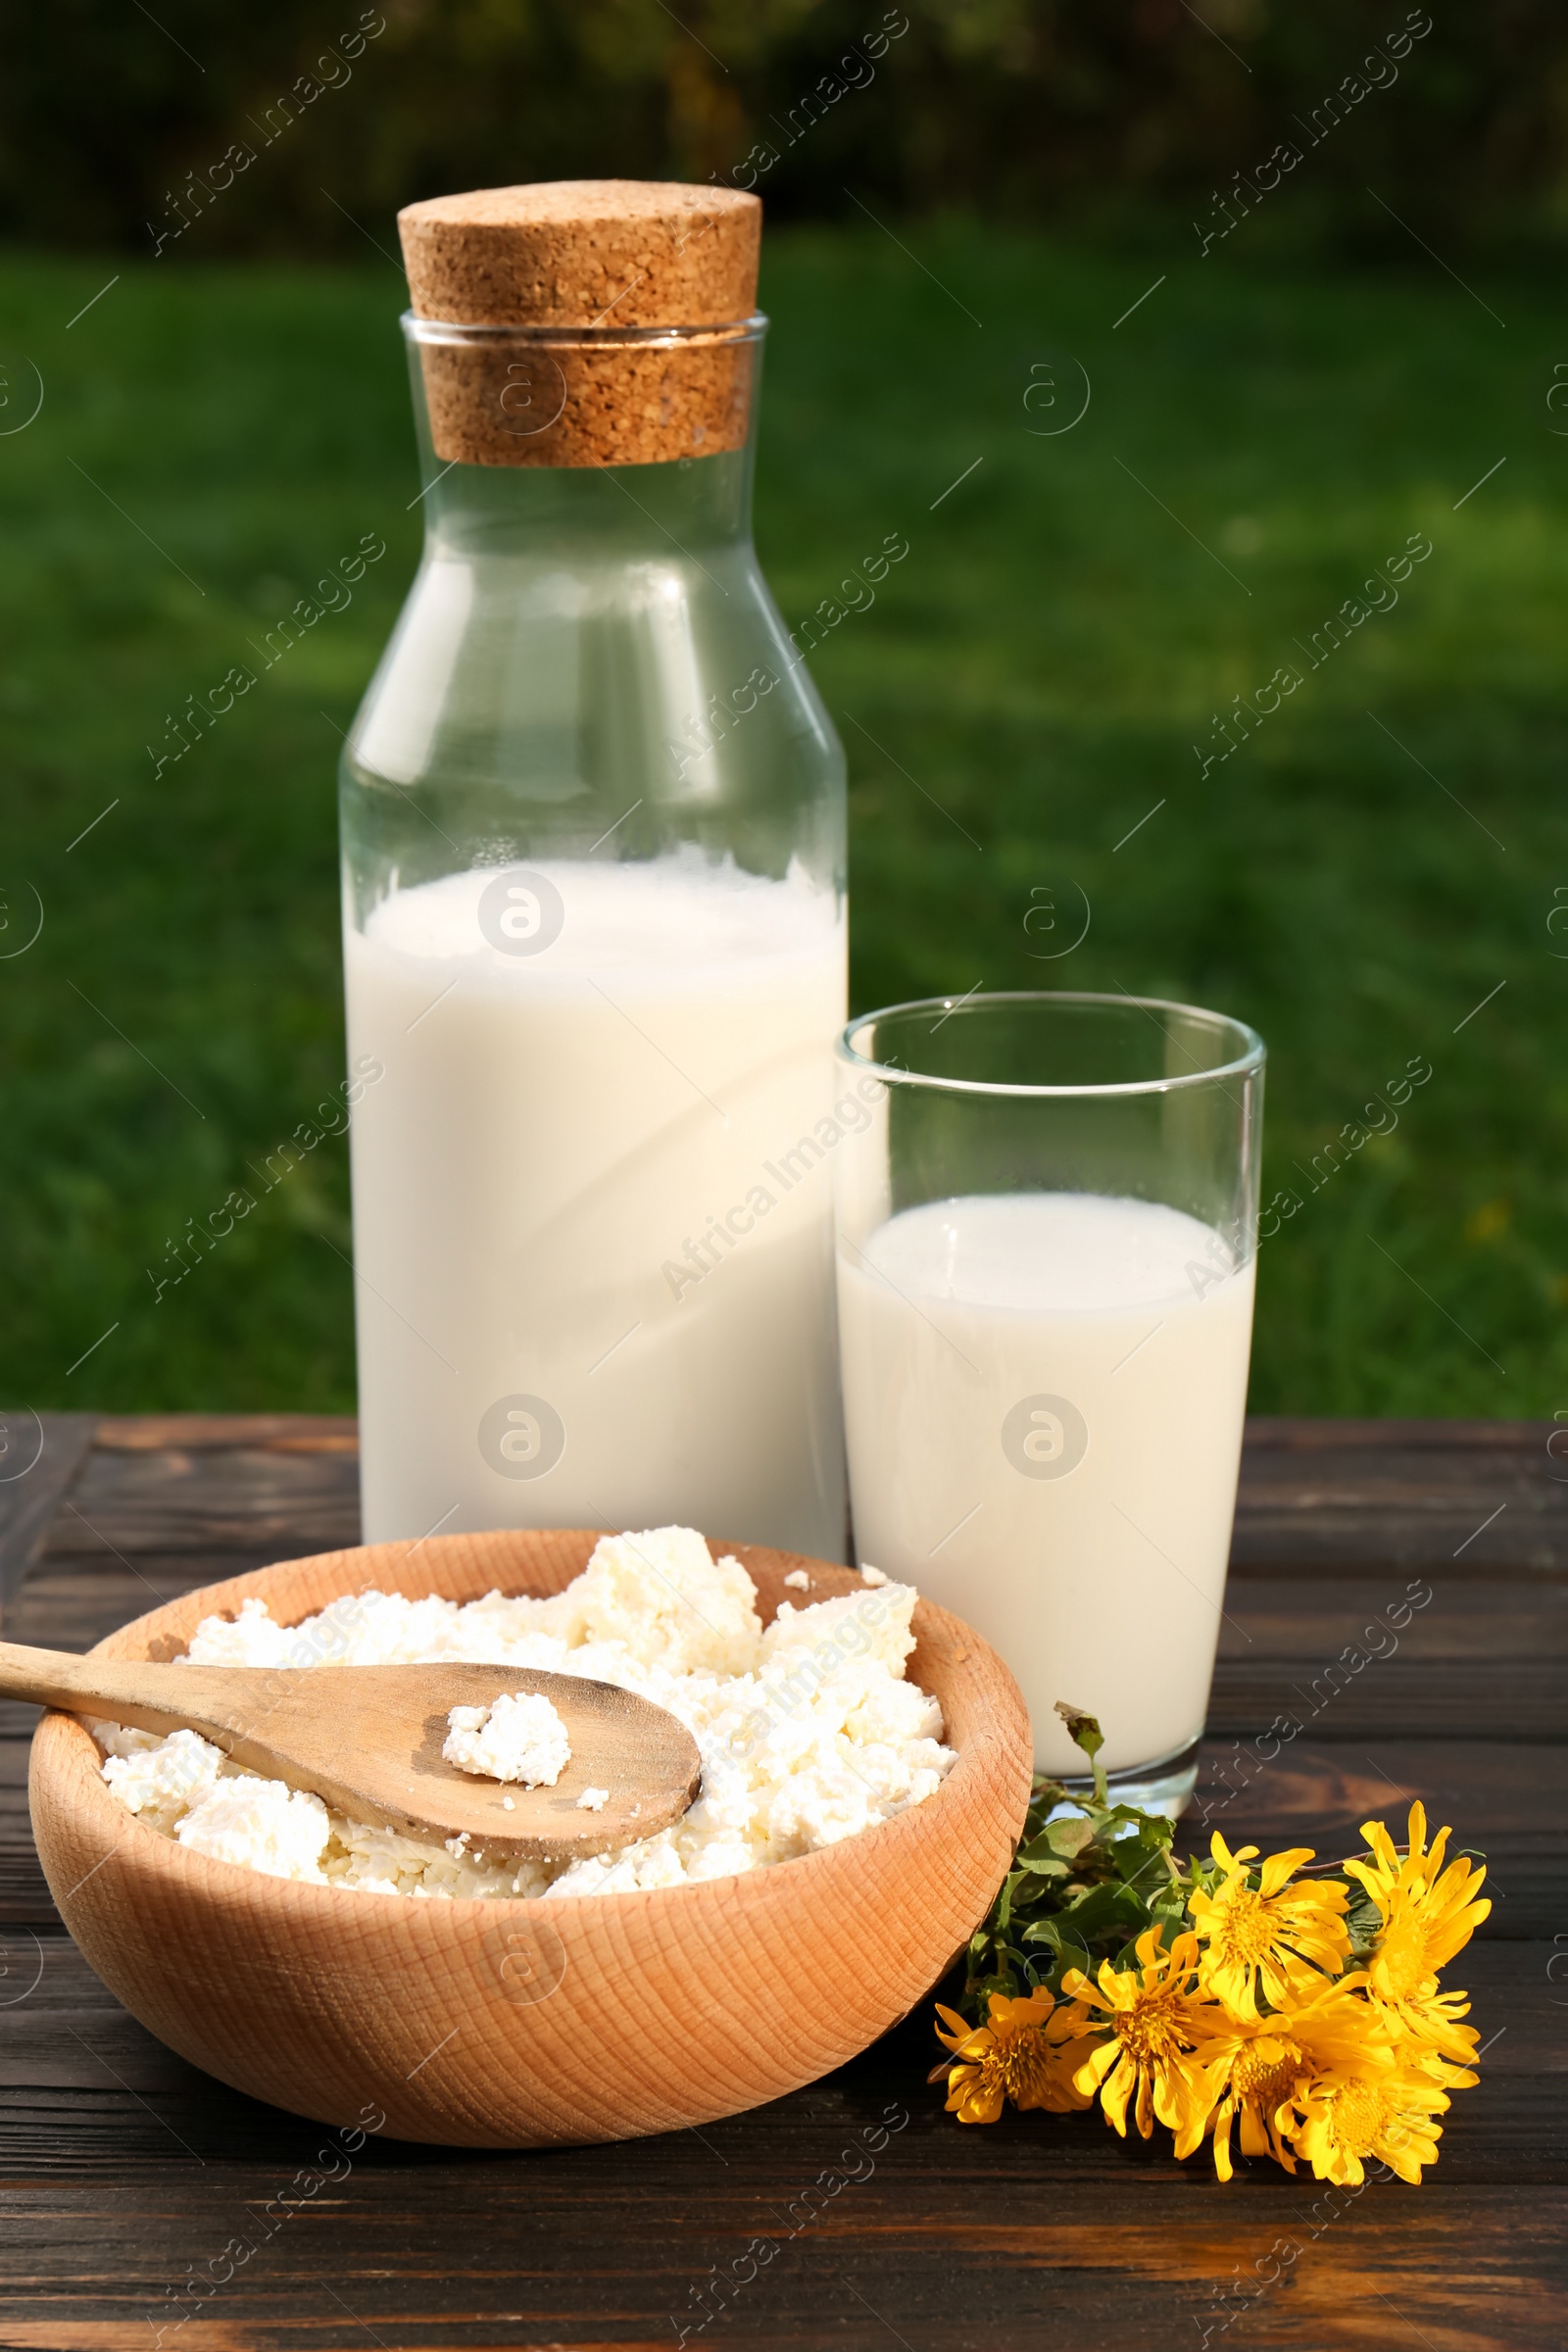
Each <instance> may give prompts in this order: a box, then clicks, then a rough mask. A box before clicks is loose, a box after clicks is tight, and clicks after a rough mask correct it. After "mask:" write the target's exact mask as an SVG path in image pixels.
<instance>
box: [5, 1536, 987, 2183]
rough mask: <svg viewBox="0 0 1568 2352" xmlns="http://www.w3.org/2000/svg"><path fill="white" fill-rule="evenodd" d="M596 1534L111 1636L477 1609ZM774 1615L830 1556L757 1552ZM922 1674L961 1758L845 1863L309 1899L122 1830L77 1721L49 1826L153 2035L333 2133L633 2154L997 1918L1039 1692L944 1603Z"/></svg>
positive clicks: (150, 1620)
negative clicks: (406, 1598)
mask: <svg viewBox="0 0 1568 2352" xmlns="http://www.w3.org/2000/svg"><path fill="white" fill-rule="evenodd" d="M597 1541H598V1537H597V1535H596V1534H593V1533H583V1532H578V1531H564V1530H550V1531H545V1532H528V1531H509V1532H504V1533H501V1534H496V1535H465V1536H444V1537H433V1538H426V1540H425V1541H424V1542H423V1543H422V1544H417V1545H413V1546H411V1545H409V1544H368V1545H365V1546H362V1547H360V1548H358V1549H355V1550H352V1551H331V1552H322V1553H320V1554H319V1555H318V1556H317V1557H316V1558H314V1559H308V1560H289V1561H285V1562H284V1563H283V1564H282V1565H280V1566H278V1567H273V1568H263V1569H259V1570H257V1571H256V1572H255V1573H253V1574H252V1575H249V1576H236V1577H231V1578H229V1579H228V1581H227V1582H226V1583H224V1584H221V1585H209V1586H208V1587H207V1588H206V1589H205V1590H204V1591H202V1592H197V1593H186V1594H185V1595H184V1597H183V1598H182V1599H179V1600H174V1601H171V1602H169V1604H168V1605H167V1606H166V1607H164V1608H161V1609H154V1610H153V1611H152V1612H151V1613H150V1614H149V1615H147V1616H145V1617H138V1618H137V1619H136V1620H135V1622H134V1623H133V1624H131V1625H127V1626H123V1627H122V1628H121V1630H120V1631H119V1632H118V1633H116V1634H112V1635H111V1636H110V1637H109V1639H108V1640H107V1641H105V1642H100V1643H99V1644H98V1648H99V1650H100V1651H101V1652H102V1653H104V1654H105V1655H107V1656H111V1657H127V1658H146V1657H165V1658H168V1657H175V1656H177V1655H178V1654H179V1653H180V1652H181V1651H182V1650H183V1649H184V1647H185V1645H186V1643H187V1642H188V1641H189V1639H190V1636H191V1634H192V1633H193V1632H194V1630H195V1628H196V1625H197V1622H198V1620H199V1619H200V1618H203V1617H206V1616H210V1615H212V1614H213V1613H214V1612H223V1613H230V1614H232V1613H233V1612H235V1611H237V1609H238V1607H239V1604H240V1602H241V1601H242V1600H245V1599H247V1598H248V1597H249V1596H250V1595H251V1594H252V1593H255V1594H259V1595H260V1596H261V1597H262V1598H264V1599H266V1600H267V1601H268V1602H269V1603H270V1607H271V1610H272V1613H273V1615H274V1617H276V1618H277V1619H278V1620H279V1622H281V1623H282V1624H285V1625H288V1624H293V1623H296V1622H297V1621H298V1620H299V1619H301V1618H302V1617H307V1616H310V1615H312V1614H314V1613H315V1611H317V1610H318V1609H320V1608H322V1607H324V1606H325V1604H326V1603H327V1602H328V1601H329V1600H332V1599H334V1598H335V1597H337V1596H338V1595H339V1594H341V1593H354V1592H360V1591H363V1590H364V1589H365V1588H367V1587H368V1586H374V1587H376V1588H377V1589H378V1590H379V1591H381V1592H383V1593H407V1594H409V1595H410V1596H411V1597H417V1596H420V1595H423V1594H426V1593H441V1594H443V1595H444V1596H445V1597H446V1598H448V1599H451V1600H459V1601H463V1600H474V1599H477V1598H478V1597H479V1596H480V1595H481V1594H482V1593H488V1592H490V1591H492V1590H493V1589H495V1588H496V1587H499V1588H500V1589H501V1590H502V1591H503V1592H507V1593H518V1592H526V1593H556V1592H559V1591H560V1590H561V1588H562V1587H563V1586H564V1585H565V1584H567V1583H568V1582H569V1581H570V1579H571V1578H572V1577H574V1576H576V1575H578V1574H580V1572H581V1571H582V1569H583V1568H584V1567H586V1565H587V1563H588V1557H589V1554H590V1552H591V1551H592V1550H593V1547H594V1544H596V1543H597ZM720 1548H722V1549H724V1550H729V1551H733V1552H734V1554H735V1555H736V1557H737V1558H739V1559H740V1560H741V1561H742V1562H743V1563H744V1565H745V1567H746V1568H747V1569H748V1571H749V1572H750V1574H751V1576H752V1577H753V1579H754V1581H755V1582H756V1585H757V1588H758V1599H759V1608H760V1614H761V1616H762V1618H763V1619H764V1621H767V1620H770V1619H771V1618H772V1616H773V1614H774V1611H775V1609H776V1608H777V1606H778V1603H779V1602H780V1600H782V1599H783V1598H785V1597H786V1594H785V1592H784V1583H783V1580H784V1578H785V1576H786V1575H787V1574H788V1572H789V1571H790V1570H791V1569H795V1568H802V1567H804V1568H806V1569H807V1570H808V1571H809V1574H810V1577H811V1580H812V1582H811V1595H812V1598H813V1599H821V1598H825V1597H827V1596H829V1595H831V1594H833V1593H847V1592H852V1591H861V1590H863V1587H861V1585H860V1583H859V1579H858V1577H857V1576H855V1575H854V1574H853V1573H852V1572H851V1571H849V1570H847V1569H843V1568H834V1567H829V1566H827V1565H826V1564H824V1563H823V1562H822V1561H819V1560H806V1559H801V1558H798V1557H797V1556H796V1555H795V1554H793V1553H791V1552H783V1551H768V1550H762V1549H760V1548H758V1547H756V1546H754V1545H751V1544H726V1545H723V1546H722V1547H720ZM914 1630H915V1633H916V1635H917V1638H918V1646H917V1648H916V1649H915V1651H914V1653H913V1655H912V1656H911V1658H910V1659H909V1662H908V1666H907V1672H908V1674H909V1675H910V1676H911V1677H912V1678H913V1679H914V1680H915V1681H917V1682H919V1683H920V1684H921V1685H922V1686H923V1687H924V1688H925V1689H926V1690H927V1691H933V1692H934V1693H935V1694H936V1696H937V1697H938V1698H939V1699H940V1700H941V1702H942V1709H943V1713H944V1716H945V1717H946V1720H947V1727H948V1728H947V1739H948V1742H949V1744H950V1745H951V1746H953V1747H955V1748H956V1749H957V1751H958V1761H957V1763H956V1765H955V1766H954V1768H953V1770H952V1771H951V1773H950V1774H949V1775H948V1778H947V1779H946V1781H944V1783H943V1784H942V1786H941V1788H940V1789H938V1790H937V1792H936V1794H935V1795H934V1796H931V1797H928V1798H927V1800H926V1801H925V1803H924V1804H922V1805H916V1806H914V1807H912V1808H911V1809H910V1810H909V1811H908V1812H907V1813H903V1814H900V1815H899V1816H898V1817H897V1818H896V1819H895V1820H892V1821H889V1822H885V1823H883V1824H881V1825H880V1826H879V1827H878V1828H875V1829H872V1830H868V1831H866V1832H864V1833H863V1834H862V1835H861V1836H859V1837H858V1838H846V1839H845V1840H844V1841H843V1842H842V1843H840V1844H838V1845H830V1846H827V1847H824V1848H823V1849H822V1850H821V1851H820V1852H817V1853H813V1854H804V1855H801V1856H799V1857H797V1858H796V1859H795V1860H793V1861H789V1862H780V1863H775V1864H773V1865H772V1866H771V1867H769V1868H767V1869H761V1870H754V1871H751V1872H749V1873H747V1874H745V1875H744V1876H742V1877H739V1878H725V1879H711V1880H706V1881H704V1882H702V1883H700V1884H698V1885H695V1886H684V1887H666V1888H661V1889H659V1890H658V1891H656V1892H652V1893H646V1894H610V1895H591V1896H586V1897H584V1898H582V1899H580V1900H577V1901H561V1902H520V1901H519V1902H509V1901H496V1900H492V1899H482V1900H481V1899H478V1898H474V1899H464V1900H458V1901H447V1900H444V1899H442V1900H428V1901H419V1900H417V1899H412V1900H411V1899H409V1898H407V1897H402V1896H394V1895H376V1894H367V1893H360V1892H355V1891H352V1890H350V1889H348V1888H344V1887H309V1886H300V1885H297V1884H296V1883H294V1882H293V1881H291V1880H286V1879H273V1878H266V1877H264V1876H262V1875H261V1874H260V1873H259V1872H256V1871H251V1870H244V1869H241V1868H238V1867H237V1866H235V1865H234V1864H231V1863H226V1862H215V1861H212V1860H210V1859H209V1858H208V1857H207V1856H206V1855H205V1854H198V1853H192V1852H190V1851H189V1850H187V1848H186V1847H184V1846H182V1845H179V1844H176V1843H175V1842H174V1840H173V1839H172V1838H164V1837H161V1836H160V1835H159V1834H158V1832H157V1831H155V1830H153V1829H150V1828H149V1827H147V1826H146V1825H145V1824H144V1823H142V1822H140V1821H138V1820H137V1819H136V1818H135V1816H134V1815H133V1814H130V1813H127V1812H126V1811H125V1810H124V1808H123V1805H122V1804H121V1803H120V1801H119V1799H118V1798H117V1797H115V1796H114V1795H113V1794H112V1793H111V1791H110V1789H108V1788H107V1786H106V1785H105V1783H104V1781H103V1780H102V1779H101V1777H100V1774H99V1769H98V1767H99V1762H100V1759H99V1755H98V1750H97V1748H96V1746H95V1745H94V1743H93V1740H92V1739H91V1737H90V1735H89V1734H88V1733H87V1731H86V1730H85V1729H84V1727H83V1726H82V1725H81V1724H80V1723H79V1722H78V1721H77V1720H76V1718H75V1717H74V1716H72V1715H66V1714H58V1713H54V1714H48V1715H46V1716H45V1717H44V1719H43V1721H42V1723H41V1724H40V1725H39V1728H38V1732H37V1735H36V1737H35V1739H34V1740H33V1746H32V1769H31V1779H30V1796H31V1803H32V1822H33V1830H34V1834H35V1836H36V1838H37V1843H38V1852H39V1855H40V1857H41V1859H42V1862H43V1868H44V1874H45V1876H46V1878H47V1879H48V1882H49V1889H50V1892H51V1893H52V1894H53V1896H54V1898H55V1901H56V1903H57V1904H58V1905H59V1907H60V1912H61V1915H62V1917H63V1918H64V1920H65V1922H66V1925H67V1927H68V1928H69V1929H70V1930H71V1933H72V1935H73V1936H74V1937H75V1939H76V1941H77V1943H78V1944H79V1945H80V1946H81V1949H82V1951H83V1952H84V1953H85V1954H86V1956H87V1959H88V1960H89V1962H90V1963H91V1965H92V1966H93V1968H94V1969H95V1970H96V1971H97V1973H98V1975H99V1976H100V1977H101V1978H102V1979H103V1981H104V1983H105V1984H106V1985H108V1986H109V1988H110V1990H111V1991H112V1992H114V1993H115V1994H116V1995H117V1996H118V1997H119V1998H120V1999H121V2000H122V2001H123V2003H124V2004H125V2007H126V2008H127V2009H128V2010H129V2011H130V2012H131V2014H132V2016H134V2017H137V2018H139V2019H140V2020H141V2022H142V2024H143V2025H144V2026H146V2027H147V2028H148V2029H149V2031H150V2032H152V2033H154V2034H157V2035H158V2037H159V2039H160V2040H161V2041H165V2042H167V2043H168V2044H169V2045H170V2047H171V2048H172V2049H175V2050H177V2051H179V2053H180V2055H181V2056H182V2057H185V2058H189V2059H191V2060H192V2061H193V2062H194V2063H195V2064H196V2065H197V2066H200V2067H204V2068H205V2069H206V2070H207V2072H208V2073H209V2074H211V2075H216V2076H217V2077H218V2078H219V2080H220V2081H221V2082H228V2083H231V2084H232V2085H233V2086H234V2088H235V2089H237V2090H243V2091H248V2092H249V2093H250V2094H251V2095H252V2096H253V2097H255V2098H260V2099H269V2100H271V2101H272V2102H273V2103H274V2104H275V2105H277V2106H279V2107H287V2108H290V2109H292V2110H293V2111H294V2112H295V2113H296V2114H299V2115H306V2116H311V2117H314V2118H315V2119H316V2120H318V2121H319V2122H320V2123H329V2124H348V2123H352V2122H353V2121H355V2120H356V2119H357V2118H359V2117H361V2115H362V2112H363V2111H364V2110H365V2109H366V2108H367V2107H368V2106H373V2107H376V2108H379V2109H380V2110H381V2111H382V2113H383V2114H384V2116H385V2119H386V2121H385V2126H384V2129H385V2131H387V2132H388V2133H389V2134H390V2135H391V2136H393V2137H395V2138H402V2139H417V2140H436V2141H441V2142H445V2143H446V2144H448V2145H451V2146H457V2147H488V2148H493V2147H531V2146H537V2145H539V2144H542V2143H547V2142H568V2143H569V2142H574V2141H584V2140H601V2139H630V2138H635V2137H637V2136H639V2135H640V2134H642V2133H645V2132H650V2131H679V2130H682V2129H684V2128H685V2127H686V2126H688V2125H691V2124H704V2123H708V2122H710V2121H711V2120H712V2119H713V2118H715V2117H719V2116H725V2115H734V2114H737V2113H738V2112H739V2111H740V2110H741V2109H742V2108H747V2107H755V2106H758V2105H760V2103H761V2102H762V2101H763V2100H766V2099H775V2098H778V2097H779V2096H780V2095H781V2094H782V2093H784V2092H785V2091H790V2090H795V2089H798V2088H799V2087H800V2085H801V2084H802V2083H805V2082H813V2081H814V2080H815V2079H816V2078H817V2077H818V2076H820V2075H823V2074H826V2073H827V2072H828V2071H829V2070H830V2069H831V2068H833V2067H836V2066H840V2065H842V2064H843V2063H844V2061H845V2060H846V2059H848V2058H852V2057H854V2056H855V2054H856V2052H857V2051H858V2050H862V2049H864V2048H865V2046H866V2044H867V2043H868V2042H871V2041H874V2040H875V2038H876V2036H877V2035H878V2034H882V2033H884V2032H886V2030H887V2028H888V2027H889V2026H891V2025H893V2024H895V2023H896V2022H897V2021H898V2019H900V2018H901V2017H903V2016H905V2015H906V2014H907V2011H908V2010H909V2008H910V2007H911V2006H912V2004H913V2003H914V2002H916V2001H917V2000H918V1999H919V1998H920V1996H921V1995H922V1994H923V1993H924V1992H926V1991H927V1990H928V1988H929V1987H930V1986H931V1985H933V1984H934V1983H935V1982H936V1980H937V1979H938V1977H940V1975H941V1974H942V1972H943V1970H944V1969H945V1968H946V1967H947V1966H948V1964H949V1962H950V1961H951V1960H952V1958H953V1955H954V1952H955V1950H956V1948H957V1947H958V1946H959V1945H961V1944H962V1943H963V1942H964V1940H965V1939H966V1938H967V1936H969V1935H970V1934H971V1933H972V1931H973V1930H974V1928H975V1926H976V1925H977V1924H978V1922H979V1921H980V1919H981V1918H982V1917H983V1916H984V1914H985V1912H986V1909H987V1907H988V1906H989V1904H990V1902H991V1899H992V1897H993V1895H994V1894H995V1892H996V1890H997V1887H999V1885H1000V1884H1001V1882H1002V1878H1003V1875H1004V1873H1005V1870H1006V1868H1007V1864H1008V1862H1009V1860H1010V1858H1011V1854H1012V1849H1013V1844H1014V1841H1015V1839H1016V1838H1017V1836H1018V1833H1019V1831H1020V1829H1021V1826H1022V1823H1023V1817H1024V1810H1025V1806H1026V1804H1027V1801H1028V1795H1029V1782H1030V1773H1031V1769H1032V1764H1031V1756H1032V1749H1031V1742H1030V1738H1029V1725H1028V1717H1027V1715H1026V1713H1025V1711H1024V1706H1023V1701H1022V1699H1021V1697H1020V1696H1019V1692H1018V1688H1017V1685H1016V1684H1015V1683H1014V1681H1013V1679H1012V1677H1011V1675H1010V1674H1009V1673H1008V1672H1007V1670H1006V1668H1005V1666H1004V1665H1003V1663H1002V1661H1001V1660H1000V1658H998V1657H997V1655H996V1653H995V1652H994V1651H993V1650H992V1649H990V1648H988V1646H987V1645H986V1643H985V1642H982V1641H981V1640H980V1638H979V1636H978V1635H976V1634H974V1633H971V1632H970V1630H969V1628H968V1627H967V1626H965V1625H963V1624H961V1623H960V1622H959V1621H958V1619H957V1618H956V1617H950V1616H949V1615H948V1614H947V1612H946V1611H945V1610H943V1609H939V1608H936V1607H934V1606H933V1605H932V1604H931V1603H930V1602H928V1601H924V1600H922V1601H920V1602H919V1603H918V1604H917V1606H916V1608H915V1612H914Z"/></svg>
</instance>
